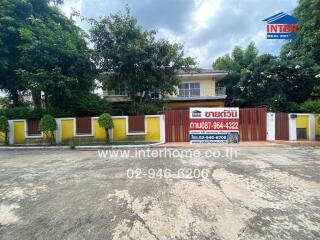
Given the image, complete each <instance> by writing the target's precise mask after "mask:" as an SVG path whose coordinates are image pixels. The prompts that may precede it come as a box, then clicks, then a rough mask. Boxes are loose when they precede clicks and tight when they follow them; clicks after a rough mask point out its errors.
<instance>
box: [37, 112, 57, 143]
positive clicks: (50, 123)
mask: <svg viewBox="0 0 320 240" xmlns="http://www.w3.org/2000/svg"><path fill="white" fill-rule="evenodd" d="M39 130H40V131H41V132H43V133H44V135H45V137H46V139H48V140H49V142H50V144H51V145H52V144H53V143H54V142H55V135H54V131H56V130H57V124H56V120H55V119H54V117H53V116H51V115H49V114H47V115H45V116H43V117H42V118H41V120H40V123H39Z"/></svg>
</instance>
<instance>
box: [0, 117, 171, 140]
mask: <svg viewBox="0 0 320 240" xmlns="http://www.w3.org/2000/svg"><path fill="white" fill-rule="evenodd" d="M112 118H113V123H114V128H113V129H112V130H111V131H110V135H111V139H112V140H113V141H145V142H160V141H162V142H164V140H165V139H164V135H165V133H164V116H163V115H146V116H139V120H140V122H141V121H142V122H143V123H144V124H143V131H138V132H137V131H135V132H130V131H129V117H128V116H115V117H112ZM56 123H57V131H55V138H56V142H57V143H69V142H71V141H73V142H76V143H98V142H103V141H104V140H105V137H106V133H105V130H104V129H103V128H101V127H100V126H99V124H98V118H97V117H81V118H57V119H56ZM38 125H39V120H26V119H16V120H10V121H9V126H10V131H9V142H10V144H42V143H44V142H45V136H44V134H43V133H41V132H39V131H38ZM139 130H142V128H139ZM0 140H1V141H3V139H0Z"/></svg>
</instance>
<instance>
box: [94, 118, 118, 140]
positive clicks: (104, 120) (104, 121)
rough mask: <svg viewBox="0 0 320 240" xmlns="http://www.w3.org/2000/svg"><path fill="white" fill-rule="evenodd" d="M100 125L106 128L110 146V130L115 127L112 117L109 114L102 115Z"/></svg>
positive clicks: (99, 120) (99, 119)
mask: <svg viewBox="0 0 320 240" xmlns="http://www.w3.org/2000/svg"><path fill="white" fill-rule="evenodd" d="M98 123H99V126H100V127H102V128H104V130H105V133H106V144H109V143H110V137H109V129H112V128H113V127H114V126H113V121H112V117H111V115H110V114H108V113H103V114H101V115H100V116H99V118H98Z"/></svg>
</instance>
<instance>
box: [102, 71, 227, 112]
mask: <svg viewBox="0 0 320 240" xmlns="http://www.w3.org/2000/svg"><path fill="white" fill-rule="evenodd" d="M227 74H228V73H227V72H226V71H221V70H216V71H214V70H209V69H200V70H197V71H193V72H181V73H179V74H178V76H179V77H180V80H181V82H180V84H179V86H176V93H175V94H172V95H165V96H160V94H159V93H157V92H152V93H149V94H150V98H151V99H152V100H155V101H156V100H159V99H162V100H164V101H165V103H166V109H189V107H224V106H225V103H226V100H227V95H226V88H225V87H224V86H220V85H218V83H219V81H220V80H221V79H223V78H224V77H225V76H227ZM104 97H105V99H106V100H108V101H109V102H112V103H121V102H128V101H131V99H130V97H129V96H128V92H127V89H126V86H125V85H119V87H118V88H117V89H111V90H110V89H109V90H106V91H104Z"/></svg>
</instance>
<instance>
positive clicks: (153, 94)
mask: <svg viewBox="0 0 320 240" xmlns="http://www.w3.org/2000/svg"><path fill="white" fill-rule="evenodd" d="M159 96H160V94H159V93H158V92H151V93H150V98H151V100H159V99H160V97H159Z"/></svg>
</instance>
